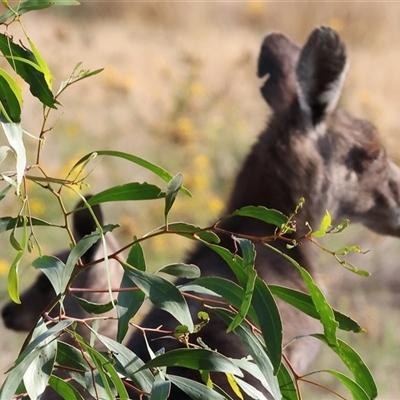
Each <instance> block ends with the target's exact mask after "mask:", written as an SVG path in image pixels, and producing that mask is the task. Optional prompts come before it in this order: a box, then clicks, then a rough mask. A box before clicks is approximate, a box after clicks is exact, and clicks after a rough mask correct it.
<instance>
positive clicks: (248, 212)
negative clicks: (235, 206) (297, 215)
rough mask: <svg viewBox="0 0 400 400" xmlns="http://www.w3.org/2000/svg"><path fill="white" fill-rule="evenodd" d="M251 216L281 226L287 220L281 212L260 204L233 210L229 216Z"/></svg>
mask: <svg viewBox="0 0 400 400" xmlns="http://www.w3.org/2000/svg"><path fill="white" fill-rule="evenodd" d="M238 215H240V216H242V217H252V218H256V219H259V220H261V221H264V222H266V223H268V224H272V225H275V226H277V227H278V228H281V227H282V226H283V225H285V224H286V223H287V222H288V217H287V216H286V215H284V214H282V213H281V212H279V211H277V210H273V209H269V208H265V207H262V206H258V207H256V206H245V207H242V208H240V209H239V210H236V211H234V212H233V213H232V214H231V215H230V216H238Z"/></svg>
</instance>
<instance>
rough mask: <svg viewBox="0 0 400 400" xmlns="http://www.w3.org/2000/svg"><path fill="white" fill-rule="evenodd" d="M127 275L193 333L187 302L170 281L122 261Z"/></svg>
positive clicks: (160, 306) (154, 302)
mask: <svg viewBox="0 0 400 400" xmlns="http://www.w3.org/2000/svg"><path fill="white" fill-rule="evenodd" d="M120 263H121V264H122V266H123V267H124V270H125V274H126V276H127V277H129V279H131V280H132V281H133V283H134V284H135V285H137V286H138V287H139V288H140V290H142V291H143V292H144V293H145V294H146V296H148V297H149V299H150V301H151V302H152V303H153V304H154V305H155V306H156V307H157V308H160V309H162V310H165V311H167V312H169V313H170V314H171V315H172V316H173V317H175V318H176V319H177V320H178V321H179V322H180V323H181V324H182V325H186V326H187V327H188V329H189V331H190V332H192V331H193V321H192V317H191V315H190V311H189V308H188V305H187V303H186V300H185V299H184V298H183V296H182V294H181V293H180V292H179V290H178V289H177V288H176V287H175V286H174V285H173V284H172V283H171V282H169V281H167V280H165V279H162V278H161V277H159V276H156V275H153V274H148V273H146V272H142V271H139V270H137V269H133V268H132V267H131V266H129V265H128V264H126V263H124V262H123V261H121V260H120Z"/></svg>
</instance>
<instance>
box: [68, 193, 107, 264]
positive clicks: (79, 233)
mask: <svg viewBox="0 0 400 400" xmlns="http://www.w3.org/2000/svg"><path fill="white" fill-rule="evenodd" d="M90 197H91V196H87V197H86V199H87V200H88V199H90ZM83 206H84V202H83V200H81V201H80V202H79V203H78V204H77V205H76V206H75V209H78V208H81V207H83ZM92 210H93V212H94V215H95V216H96V218H97V220H98V221H99V223H100V225H103V223H104V221H103V213H102V212H101V208H100V206H99V205H95V206H92ZM72 223H73V230H74V235H75V239H76V240H80V239H82V238H83V237H84V236H86V235H89V234H90V233H92V232H94V231H95V230H96V224H95V222H94V219H93V216H92V214H91V213H90V211H89V210H88V209H87V208H84V209H82V210H79V211H76V212H74V214H73V217H72ZM97 248H98V243H95V244H94V245H93V246H92V247H91V248H90V249H89V250H88V251H87V252H86V253H85V254H84V255H83V257H82V258H83V261H84V262H90V261H91V259H92V258H93V256H94V253H95V252H96V250H97Z"/></svg>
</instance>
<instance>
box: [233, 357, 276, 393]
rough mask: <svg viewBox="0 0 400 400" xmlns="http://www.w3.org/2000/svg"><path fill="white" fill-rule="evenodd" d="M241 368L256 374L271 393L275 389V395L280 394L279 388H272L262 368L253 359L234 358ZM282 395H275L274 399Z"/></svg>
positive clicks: (253, 374)
mask: <svg viewBox="0 0 400 400" xmlns="http://www.w3.org/2000/svg"><path fill="white" fill-rule="evenodd" d="M232 361H233V362H234V363H235V364H236V365H237V366H238V367H239V368H240V369H242V370H244V371H246V372H248V373H249V374H251V375H252V376H254V377H255V378H257V379H258V380H259V381H260V382H261V383H262V385H263V386H264V388H265V389H267V390H268V392H269V393H272V392H273V390H274V393H275V395H278V390H279V389H278V388H277V387H275V388H274V389H272V388H271V387H270V385H269V383H268V382H267V380H266V379H265V378H264V375H263V374H262V373H261V371H260V368H259V367H258V366H257V364H255V363H254V362H252V361H248V360H246V359H243V358H242V359H240V360H237V359H234V360H232ZM280 398H281V397H280V396H279V397H275V396H274V399H280Z"/></svg>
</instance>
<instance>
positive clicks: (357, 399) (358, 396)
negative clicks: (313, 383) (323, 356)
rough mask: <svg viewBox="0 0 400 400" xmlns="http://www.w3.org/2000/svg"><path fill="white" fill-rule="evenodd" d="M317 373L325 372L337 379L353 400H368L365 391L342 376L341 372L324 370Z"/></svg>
mask: <svg viewBox="0 0 400 400" xmlns="http://www.w3.org/2000/svg"><path fill="white" fill-rule="evenodd" d="M318 372H327V373H328V374H331V375H333V376H335V377H336V378H337V379H339V380H340V382H342V383H343V384H344V385H345V386H346V387H347V389H349V391H350V392H351V394H352V396H353V399H354V400H370V397H369V396H368V395H367V393H365V390H364V389H363V388H362V387H361V386H360V385H359V384H358V383H356V382H354V381H353V380H352V379H350V378H349V377H348V376H346V375H344V374H342V373H341V372H338V371H334V370H331V369H324V370H321V371H318Z"/></svg>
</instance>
